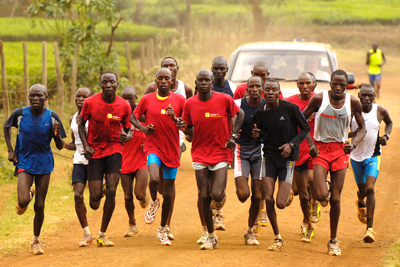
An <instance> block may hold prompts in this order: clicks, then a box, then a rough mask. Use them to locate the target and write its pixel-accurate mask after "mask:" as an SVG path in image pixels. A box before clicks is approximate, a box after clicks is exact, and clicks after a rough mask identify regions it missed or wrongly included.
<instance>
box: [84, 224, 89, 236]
mask: <svg viewBox="0 0 400 267" xmlns="http://www.w3.org/2000/svg"><path fill="white" fill-rule="evenodd" d="M82 230H83V234H84V235H90V230H89V226H86V227H83V228H82Z"/></svg>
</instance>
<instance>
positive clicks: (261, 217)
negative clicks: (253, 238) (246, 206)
mask: <svg viewBox="0 0 400 267" xmlns="http://www.w3.org/2000/svg"><path fill="white" fill-rule="evenodd" d="M258 225H260V226H261V227H267V225H268V217H267V211H266V210H260V212H259V213H258Z"/></svg>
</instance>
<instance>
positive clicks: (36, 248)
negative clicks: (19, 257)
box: [31, 242, 44, 255]
mask: <svg viewBox="0 0 400 267" xmlns="http://www.w3.org/2000/svg"><path fill="white" fill-rule="evenodd" d="M31 250H32V254H33V255H43V254H44V250H43V249H42V246H41V245H40V243H39V242H38V243H35V244H31Z"/></svg>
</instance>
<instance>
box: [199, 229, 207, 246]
mask: <svg viewBox="0 0 400 267" xmlns="http://www.w3.org/2000/svg"><path fill="white" fill-rule="evenodd" d="M207 237H208V232H207V231H203V233H202V234H201V236H200V238H199V239H198V240H197V244H199V245H201V244H204V243H205V242H206V240H207Z"/></svg>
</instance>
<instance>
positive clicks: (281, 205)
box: [276, 200, 287, 210]
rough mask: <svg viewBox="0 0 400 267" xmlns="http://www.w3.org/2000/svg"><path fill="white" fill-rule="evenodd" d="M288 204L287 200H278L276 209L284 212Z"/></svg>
mask: <svg viewBox="0 0 400 267" xmlns="http://www.w3.org/2000/svg"><path fill="white" fill-rule="evenodd" d="M286 203H287V200H285V201H284V200H276V207H277V208H278V209H280V210H283V209H284V208H286Z"/></svg>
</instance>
